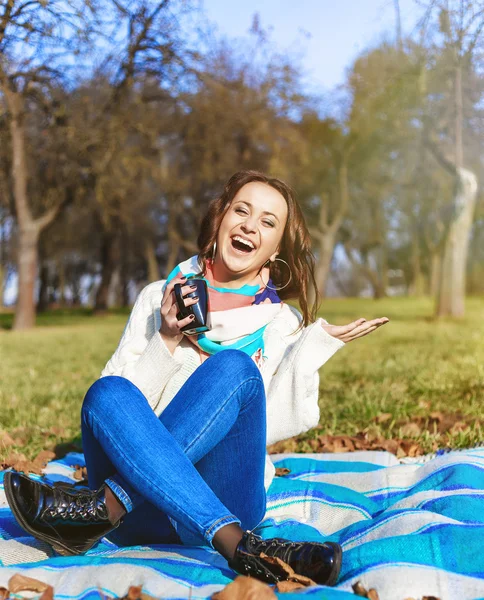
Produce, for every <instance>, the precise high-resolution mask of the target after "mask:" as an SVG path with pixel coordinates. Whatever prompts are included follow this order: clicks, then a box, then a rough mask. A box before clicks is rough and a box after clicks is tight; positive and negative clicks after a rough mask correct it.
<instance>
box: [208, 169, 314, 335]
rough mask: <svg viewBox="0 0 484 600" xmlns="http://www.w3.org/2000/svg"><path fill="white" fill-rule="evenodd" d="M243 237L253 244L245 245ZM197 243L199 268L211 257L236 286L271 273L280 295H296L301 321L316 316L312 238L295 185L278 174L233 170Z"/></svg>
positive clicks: (219, 275)
mask: <svg viewBox="0 0 484 600" xmlns="http://www.w3.org/2000/svg"><path fill="white" fill-rule="evenodd" d="M237 239H238V240H239V242H237V241H236V240H237ZM244 242H245V243H246V244H249V245H250V244H252V245H253V249H251V250H248V249H245V248H244V247H243V246H242V244H244ZM198 246H199V248H200V252H199V261H200V263H201V267H202V271H203V272H205V271H206V268H207V262H206V261H207V260H212V259H213V262H214V264H213V271H214V273H213V274H214V279H215V280H216V281H218V282H220V283H224V284H225V285H226V286H227V287H236V286H238V285H240V284H241V283H242V282H245V283H247V282H250V281H252V282H256V283H258V284H261V283H262V284H264V282H266V283H268V278H269V276H270V278H271V280H272V282H273V283H274V286H273V287H276V288H278V291H279V297H280V298H281V300H286V299H289V298H295V299H297V300H298V302H299V306H300V307H301V311H302V316H303V321H302V322H303V325H305V326H306V325H308V324H309V323H310V322H311V321H314V320H315V319H316V312H317V307H318V303H319V294H318V290H317V287H316V282H315V279H314V257H313V254H312V252H311V238H310V236H309V232H308V230H307V227H306V224H305V221H304V216H303V214H302V211H301V209H300V207H299V205H298V203H297V202H296V199H295V194H294V192H293V190H292V189H291V188H290V187H289V186H288V185H287V184H286V183H284V182H283V181H281V180H280V179H277V178H275V177H268V176H267V175H264V174H263V173H259V172H257V171H239V172H238V173H235V174H234V175H233V176H232V177H231V178H230V179H229V181H228V182H227V184H226V186H225V188H224V191H223V193H222V194H221V195H220V197H219V198H217V199H215V200H214V201H213V202H212V203H211V205H210V207H209V209H208V212H207V214H206V215H205V218H204V219H203V221H202V224H201V227H200V235H199V237H198ZM276 259H280V260H279V261H278V260H276ZM286 265H287V266H286ZM269 267H270V268H269ZM261 277H263V279H261ZM289 280H290V281H289ZM288 282H289V283H288ZM269 285H270V284H269ZM310 290H312V297H313V303H312V306H311V307H309V300H308V296H309V294H310Z"/></svg>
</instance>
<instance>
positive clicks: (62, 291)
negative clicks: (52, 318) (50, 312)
mask: <svg viewBox="0 0 484 600" xmlns="http://www.w3.org/2000/svg"><path fill="white" fill-rule="evenodd" d="M57 269H58V273H59V296H58V298H59V305H60V306H62V307H63V308H64V307H65V306H66V304H67V302H66V267H65V265H64V261H63V260H62V259H60V260H58V261H57Z"/></svg>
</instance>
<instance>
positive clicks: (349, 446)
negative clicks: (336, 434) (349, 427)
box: [341, 435, 355, 452]
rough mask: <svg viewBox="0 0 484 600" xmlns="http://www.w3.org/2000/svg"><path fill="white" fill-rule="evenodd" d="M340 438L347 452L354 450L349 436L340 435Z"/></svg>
mask: <svg viewBox="0 0 484 600" xmlns="http://www.w3.org/2000/svg"><path fill="white" fill-rule="evenodd" d="M341 440H342V441H343V444H344V445H345V447H346V450H347V452H354V451H355V445H354V443H353V440H352V439H351V438H350V437H349V436H347V435H342V436H341Z"/></svg>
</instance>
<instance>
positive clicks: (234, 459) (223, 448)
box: [81, 350, 266, 546]
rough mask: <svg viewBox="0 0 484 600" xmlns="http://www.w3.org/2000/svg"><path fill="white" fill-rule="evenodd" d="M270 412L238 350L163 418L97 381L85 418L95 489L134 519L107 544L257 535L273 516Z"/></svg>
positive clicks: (127, 392) (206, 369)
mask: <svg viewBox="0 0 484 600" xmlns="http://www.w3.org/2000/svg"><path fill="white" fill-rule="evenodd" d="M265 406H266V402H265V392H264V386H263V382H262V378H261V375H260V372H259V369H258V368H257V366H256V365H255V363H254V362H253V361H252V359H251V358H250V357H249V356H247V355H246V354H244V353H243V352H241V351H239V350H224V351H223V352H219V353H218V354H215V355H213V356H211V357H210V358H209V359H208V360H206V361H205V362H204V363H203V364H201V365H200V366H199V367H198V368H197V369H196V370H195V372H194V373H193V374H192V375H191V376H190V377H189V378H188V380H187V381H186V382H185V383H184V385H183V386H182V387H181V388H180V390H179V391H178V393H177V394H176V396H175V397H174V398H173V400H172V401H171V402H170V404H169V405H168V406H167V407H166V408H165V410H164V411H163V413H162V414H161V415H160V417H157V416H156V415H155V413H154V412H153V410H152V409H151V407H150V406H149V404H148V401H147V400H146V398H145V396H144V395H143V394H142V393H141V391H140V390H139V389H138V388H137V387H136V386H135V385H134V384H133V383H131V382H130V381H128V380H127V379H125V378H123V377H116V376H110V377H103V378H101V379H99V380H97V381H96V382H95V383H94V384H93V385H92V386H91V387H90V389H89V390H88V392H87V394H86V397H85V399H84V403H83V406H82V412H81V424H82V441H83V447H84V454H85V458H86V466H87V471H88V479H89V487H91V488H92V489H97V488H99V487H100V486H101V485H102V483H103V482H104V481H106V483H107V484H108V485H109V487H110V488H111V489H112V490H113V492H114V493H115V494H116V496H117V497H118V498H119V499H120V500H121V502H122V503H123V504H124V506H125V508H126V510H127V511H128V514H127V515H126V516H125V517H124V520H123V522H122V523H121V525H120V526H119V527H118V528H117V529H115V530H114V531H113V532H111V534H110V535H108V538H109V539H111V540H112V541H113V542H115V543H117V544H118V545H123V546H127V545H137V544H150V543H152V544H156V543H158V544H160V543H173V542H178V543H179V542H180V541H181V542H182V543H184V544H191V545H199V544H207V543H208V545H210V546H212V538H213V536H214V534H215V533H216V532H217V530H218V529H220V528H221V527H223V526H224V525H227V524H229V523H239V524H240V525H241V526H242V528H244V529H253V528H254V527H255V526H256V525H257V524H258V523H259V522H260V521H261V520H262V518H263V516H264V514H265V508H266V493H265V488H264V465H265V451H266V448H265V446H266V409H265Z"/></svg>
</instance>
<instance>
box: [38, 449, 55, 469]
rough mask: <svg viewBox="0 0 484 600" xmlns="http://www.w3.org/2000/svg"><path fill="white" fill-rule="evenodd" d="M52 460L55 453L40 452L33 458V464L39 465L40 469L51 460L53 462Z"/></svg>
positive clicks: (48, 451)
mask: <svg viewBox="0 0 484 600" xmlns="http://www.w3.org/2000/svg"><path fill="white" fill-rule="evenodd" d="M54 458H55V452H52V451H51V450H42V452H39V453H38V454H37V456H36V457H35V458H34V463H35V464H36V465H39V466H40V467H41V468H44V467H45V466H46V465H47V463H49V462H50V461H51V460H54Z"/></svg>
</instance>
